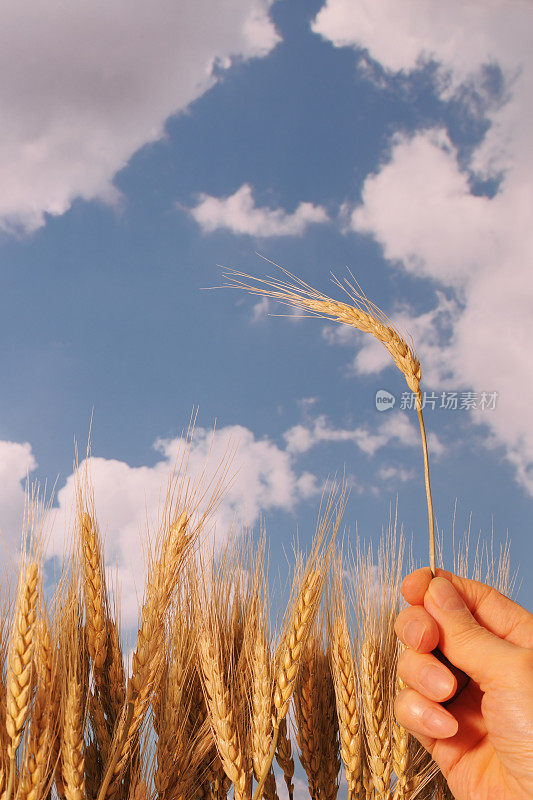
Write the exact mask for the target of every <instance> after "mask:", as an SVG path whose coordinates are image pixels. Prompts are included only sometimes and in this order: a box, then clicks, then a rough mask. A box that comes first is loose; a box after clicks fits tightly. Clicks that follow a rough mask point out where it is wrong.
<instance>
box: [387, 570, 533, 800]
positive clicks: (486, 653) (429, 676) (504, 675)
mask: <svg viewBox="0 0 533 800" xmlns="http://www.w3.org/2000/svg"><path fill="white" fill-rule="evenodd" d="M402 594H403V596H404V597H405V599H406V600H407V602H408V603H409V607H408V608H405V609H404V610H403V611H401V612H400V614H399V615H398V619H397V620H396V626H395V630H396V633H397V635H398V636H399V638H400V639H401V641H402V642H403V643H404V644H405V645H406V649H405V650H404V652H403V653H402V655H401V656H400V660H399V663H398V672H399V675H400V677H401V678H402V680H403V681H404V682H405V684H406V685H407V688H405V689H404V690H402V691H401V692H400V694H399V695H398V697H397V699H396V704H395V713H396V717H397V719H398V721H399V722H400V723H401V724H402V725H403V726H404V727H405V728H407V729H408V730H409V731H411V733H413V734H414V735H415V736H416V738H417V739H418V740H419V741H420V742H421V743H422V744H423V746H424V747H425V748H426V749H427V750H429V752H430V753H431V755H432V757H433V758H434V760H435V761H436V762H437V763H438V765H439V766H440V768H441V770H442V772H443V774H444V776H445V777H446V779H447V781H448V785H449V787H450V789H451V791H452V794H453V795H454V797H455V798H456V800H524V799H525V798H533V614H530V613H529V612H528V611H526V610H525V609H524V608H522V607H521V606H519V605H518V604H517V603H514V602H513V601H512V600H509V599H508V598H507V597H504V595H502V594H500V593H499V592H497V591H496V590H495V589H493V588H492V587H490V586H486V585H485V584H483V583H479V582H478V581H472V580H467V579H465V578H459V577H457V576H456V575H453V574H452V573H451V572H445V571H444V570H437V577H436V578H433V579H432V576H431V572H430V570H429V569H420V570H417V571H416V572H412V573H411V574H410V575H408V576H407V577H406V578H405V580H404V582H403V584H402ZM437 645H438V647H439V648H440V650H441V651H442V652H443V653H444V655H445V656H446V657H447V658H448V659H449V661H450V662H451V663H452V664H454V665H455V666H457V667H459V668H460V669H462V670H463V671H464V672H466V673H467V675H469V676H470V681H469V682H468V683H467V685H466V687H465V688H464V689H463V690H462V691H461V692H460V693H459V694H458V695H457V697H454V694H455V691H456V688H457V680H456V678H455V676H454V675H453V674H452V672H451V671H450V670H449V669H448V668H447V667H446V666H444V665H443V664H441V663H440V662H439V661H438V660H437V658H436V657H435V656H434V655H432V650H434V648H436V647H437ZM451 698H453V699H451ZM450 699H451V701H450V702H449V704H447V706H446V708H444V706H443V705H442V703H445V702H446V701H448V700H450Z"/></svg>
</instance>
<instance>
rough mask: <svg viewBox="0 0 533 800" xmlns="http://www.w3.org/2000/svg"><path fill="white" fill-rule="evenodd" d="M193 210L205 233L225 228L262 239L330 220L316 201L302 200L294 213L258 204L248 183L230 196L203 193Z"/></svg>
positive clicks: (300, 231)
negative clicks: (314, 202)
mask: <svg viewBox="0 0 533 800" xmlns="http://www.w3.org/2000/svg"><path fill="white" fill-rule="evenodd" d="M190 213H191V215H192V217H193V218H194V219H195V220H196V222H197V223H198V225H200V227H201V228H202V230H203V231H204V232H205V233H212V232H213V231H216V230H221V229H225V230H229V231H232V232H233V233H236V234H241V235H242V234H245V235H248V236H256V237H258V238H267V237H273V236H301V235H302V234H303V233H305V231H306V230H307V228H308V226H309V225H314V224H320V223H324V222H327V221H328V215H327V212H326V210H325V209H324V208H323V207H322V206H315V205H314V204H313V203H300V204H299V205H298V206H297V208H296V209H295V210H294V211H293V212H291V213H288V212H287V211H285V210H284V209H282V208H269V207H267V206H257V205H256V204H255V200H254V197H253V192H252V187H251V186H250V185H249V184H248V183H245V184H243V185H242V186H241V187H240V189H237V191H236V192H235V193H234V194H232V195H229V196H228V197H212V196H211V195H207V194H202V195H201V196H200V201H199V203H198V205H196V206H195V207H194V208H192V209H191V212H190Z"/></svg>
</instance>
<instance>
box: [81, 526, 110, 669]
mask: <svg viewBox="0 0 533 800" xmlns="http://www.w3.org/2000/svg"><path fill="white" fill-rule="evenodd" d="M80 534H81V535H80V539H81V551H82V565H83V577H84V581H83V589H84V596H85V627H86V631H87V646H88V649H89V655H90V657H91V660H92V662H93V665H94V671H95V673H99V672H100V671H101V670H102V668H103V666H104V662H105V659H106V649H107V630H106V610H105V581H104V570H103V564H102V555H101V548H100V541H99V535H98V529H97V527H96V523H95V522H94V521H93V520H92V519H91V517H90V516H89V514H87V513H86V512H83V513H82V514H81V519H80Z"/></svg>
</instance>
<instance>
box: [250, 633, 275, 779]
mask: <svg viewBox="0 0 533 800" xmlns="http://www.w3.org/2000/svg"><path fill="white" fill-rule="evenodd" d="M250 660H251V665H252V715H251V741H252V758H253V767H254V773H255V777H256V780H260V778H261V775H262V774H263V772H264V771H265V769H266V766H267V762H268V754H269V751H270V737H271V731H272V716H271V714H272V675H271V666H270V657H269V653H268V645H267V641H266V635H265V631H264V627H263V625H262V624H261V623H258V624H257V626H256V631H255V642H254V647H253V652H252V655H251V659H250ZM269 789H271V786H270V787H269ZM269 789H267V787H266V785H265V794H266V793H268V791H269Z"/></svg>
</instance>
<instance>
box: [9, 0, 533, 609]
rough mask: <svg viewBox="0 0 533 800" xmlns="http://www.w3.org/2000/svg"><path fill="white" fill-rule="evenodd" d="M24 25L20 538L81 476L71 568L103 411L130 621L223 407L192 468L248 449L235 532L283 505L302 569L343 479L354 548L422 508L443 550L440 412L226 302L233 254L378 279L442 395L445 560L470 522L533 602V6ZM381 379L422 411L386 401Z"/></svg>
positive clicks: (334, 350)
mask: <svg viewBox="0 0 533 800" xmlns="http://www.w3.org/2000/svg"><path fill="white" fill-rule="evenodd" d="M2 17H3V22H2V26H1V30H0V109H1V111H2V119H3V123H2V128H1V131H0V178H1V180H0V183H1V186H2V191H1V193H0V264H1V268H0V280H1V295H0V296H1V303H2V312H1V314H0V342H1V344H0V359H1V361H0V374H1V376H2V382H1V385H2V391H1V393H0V527H1V529H2V535H3V537H4V541H5V543H6V546H7V550H9V551H10V552H11V553H15V552H16V549H17V546H18V544H19V537H20V530H21V522H22V513H23V505H24V485H25V481H26V477H27V476H29V479H30V480H39V481H40V482H41V483H44V482H45V481H46V482H47V484H48V487H50V486H51V485H53V484H54V483H55V482H56V481H57V483H56V493H55V501H54V502H55V506H56V508H57V515H56V520H55V525H54V529H53V533H52V536H51V540H50V548H49V553H50V555H51V556H52V555H53V554H61V553H62V552H63V547H64V534H65V529H66V527H67V525H68V519H69V513H70V508H71V503H72V498H73V484H74V480H73V458H74V442H75V441H77V442H78V444H79V447H80V450H81V451H82V452H83V451H84V449H85V443H86V441H87V435H88V431H89V424H90V419H91V415H93V423H92V452H93V456H94V459H93V463H92V476H93V481H94V486H95V500H96V507H97V511H98V517H99V521H100V525H101V527H102V529H103V530H104V531H105V532H106V536H107V548H108V552H107V558H108V563H109V564H110V565H111V564H118V569H119V577H120V579H121V582H122V586H123V599H124V605H123V615H124V620H125V624H126V625H132V624H133V623H134V619H135V617H136V610H137V607H136V595H135V582H134V580H133V577H132V576H133V575H134V574H137V579H136V581H137V585H138V583H139V577H138V575H139V571H140V570H141V564H142V561H141V548H140V546H139V541H140V537H141V536H142V532H143V530H144V527H143V526H144V524H145V519H147V518H148V519H149V520H150V519H154V517H155V514H156V509H157V504H158V498H159V496H160V492H161V487H164V485H165V482H166V479H167V477H168V473H169V470H170V469H171V467H172V464H173V460H174V458H175V454H176V452H177V449H178V448H179V444H180V441H181V437H182V435H183V432H184V431H185V430H186V429H187V426H188V422H189V419H190V416H191V413H194V410H195V409H196V408H198V414H197V423H196V425H197V427H196V433H195V438H194V440H193V444H192V456H191V469H192V470H193V471H194V470H195V469H200V468H201V465H202V464H203V463H204V460H205V457H206V455H207V453H208V451H209V448H211V451H212V457H211V462H210V463H215V462H216V460H217V458H218V457H221V456H222V454H223V453H224V452H225V450H226V448H227V445H228V441H229V442H231V446H232V447H235V446H237V445H238V451H237V454H236V456H235V459H234V467H235V471H236V478H235V481H234V483H233V485H232V488H231V490H230V492H229V494H228V496H227V498H226V500H225V502H224V504H223V506H222V508H221V509H220V511H219V514H218V518H217V537H218V539H219V540H220V541H223V540H224V539H225V537H226V536H227V532H228V530H229V527H230V525H231V520H232V519H233V517H234V516H235V515H237V519H246V521H247V523H248V524H249V525H250V526H253V527H255V529H256V530H257V529H258V526H259V520H260V519H261V518H262V519H263V521H264V525H265V528H266V531H267V536H268V541H269V546H270V560H271V569H273V570H274V571H277V570H279V571H280V574H284V573H286V571H287V567H286V561H285V555H284V553H285V550H286V549H287V548H289V549H290V545H291V543H292V541H293V538H294V536H295V534H296V532H297V531H298V534H299V537H300V541H301V543H302V544H303V545H307V544H308V543H309V542H310V539H311V536H312V532H313V530H314V526H315V521H316V515H317V511H318V506H319V503H320V496H321V493H322V491H323V489H324V486H325V484H326V483H327V480H328V478H330V477H331V476H333V475H335V474H337V475H342V474H343V472H345V475H346V480H347V483H348V486H349V489H350V497H349V502H348V506H347V509H346V514H345V519H344V522H345V526H346V536H347V537H348V538H349V539H350V541H354V538H355V530H356V528H357V530H358V532H359V534H360V536H361V537H362V538H364V539H366V540H367V541H373V542H374V543H376V542H377V541H378V539H379V535H380V532H381V530H382V528H383V526H386V525H387V523H388V518H389V509H390V507H391V505H392V506H394V505H395V503H396V498H397V499H398V520H399V522H400V523H401V524H402V525H403V527H404V531H405V533H406V536H407V537H408V539H409V540H411V538H412V541H413V549H414V553H415V557H416V559H417V560H418V561H419V562H421V563H426V560H427V516H426V514H427V512H426V500H425V492H424V482H423V472H422V460H421V452H420V441H419V433H418V427H417V425H418V423H417V419H416V413H415V411H414V410H409V409H405V410H404V409H402V407H401V405H402V402H401V398H402V392H404V391H406V390H407V387H406V386H405V385H404V382H403V378H402V376H401V374H400V373H399V372H398V371H397V370H396V369H395V367H394V366H393V365H391V363H390V359H389V356H388V354H387V353H386V352H385V351H384V350H383V349H380V346H379V344H377V343H376V342H373V341H371V340H369V339H368V338H365V336H363V335H361V334H357V333H356V332H354V331H352V330H350V329H346V328H341V327H336V326H335V325H333V324H332V323H326V322H324V321H322V320H317V319H300V318H295V317H294V316H291V315H290V314H289V316H288V317H286V318H276V317H275V316H269V314H277V313H280V312H281V313H286V312H284V310H283V309H280V308H279V307H276V306H275V305H274V304H272V303H268V302H265V301H260V300H258V299H257V298H254V297H251V296H249V295H246V294H244V293H239V292H235V291H229V290H217V291H207V290H203V289H204V287H214V286H217V285H220V284H221V283H222V278H221V269H220V268H219V266H217V265H224V266H227V267H230V268H235V269H239V270H243V271H244V272H248V273H252V274H253V275H258V276H260V277H261V276H264V275H265V274H272V275H275V276H277V274H278V273H276V269H275V267H274V266H272V265H271V264H269V263H267V262H266V261H265V260H264V259H263V258H261V256H263V257H264V258H267V259H270V260H271V261H273V262H276V263H277V264H280V265H282V266H284V267H285V268H287V269H288V270H290V271H291V272H293V273H295V274H296V275H298V276H299V277H301V278H302V279H304V280H305V281H306V282H308V283H310V284H311V285H313V286H316V287H317V288H319V289H320V290H322V291H324V292H326V293H330V294H333V296H336V297H339V298H341V295H340V293H339V291H338V289H337V288H336V287H335V286H333V285H332V284H331V283H330V271H331V272H333V273H334V274H335V275H337V276H338V277H339V278H340V279H342V278H344V277H346V276H348V275H349V273H348V269H349V270H351V271H352V272H353V274H354V275H355V277H356V278H357V280H358V281H359V283H360V284H361V286H362V287H363V289H364V291H365V292H366V294H367V295H368V296H369V297H370V298H371V299H372V300H373V301H374V302H375V303H377V304H378V305H379V306H380V307H381V308H383V309H384V310H385V311H386V312H387V314H388V315H389V316H390V317H391V318H392V319H393V321H394V322H395V323H396V324H397V325H398V326H399V327H400V328H401V329H402V330H406V331H408V332H409V333H410V334H411V335H412V336H413V339H414V342H415V345H416V349H417V351H418V353H419V356H420V360H421V363H422V386H423V388H424V389H425V390H426V391H427V392H429V393H431V392H434V393H435V394H436V396H437V398H438V400H437V403H436V406H437V407H436V408H435V410H433V409H431V408H430V407H429V406H428V408H427V411H426V426H427V429H428V431H429V443H430V460H431V470H432V485H433V494H434V502H435V512H436V519H437V523H438V525H439V529H441V530H442V531H443V533H444V538H445V560H446V564H447V566H450V564H451V560H450V559H451V555H450V551H451V531H452V522H453V516H454V507H455V505H456V512H455V529H456V536H457V535H460V534H462V532H463V531H464V530H465V529H467V528H468V527H469V526H470V527H471V532H472V541H473V542H474V543H475V541H476V540H477V537H478V535H479V534H481V536H482V539H483V541H489V540H490V538H491V536H492V537H493V540H494V546H495V550H496V551H497V549H498V548H499V546H500V544H501V543H503V542H505V540H506V538H507V537H509V538H510V540H511V563H512V566H513V568H516V567H519V574H520V576H521V577H522V578H523V582H522V586H521V589H520V594H519V599H520V601H521V602H522V603H523V604H524V605H526V606H527V607H529V608H533V587H532V586H531V585H529V583H528V581H527V579H526V578H527V575H528V574H529V572H530V571H531V566H532V556H531V532H530V527H531V518H532V516H533V515H532V512H533V414H532V413H531V404H532V399H533V371H532V369H531V323H532V320H533V272H532V266H531V265H532V256H533V234H532V224H531V220H532V218H533V216H532V212H533V188H532V187H533V148H532V146H531V128H532V125H533V100H532V98H533V55H532V52H531V47H530V44H531V40H532V32H533V31H532V29H533V6H532V5H531V2H529V0H513V1H512V2H509V0H507V1H506V2H500V1H499V0H483V2H481V1H480V2H474V1H473V0H470V1H469V0H461V1H460V2H459V0H449V2H447V3H446V4H442V3H440V4H439V3H428V2H426V1H425V0H424V1H422V0H380V1H379V2H373V3H369V2H366V1H365V0H327V2H323V0H305V2H304V0H291V2H289V1H288V0H277V2H273V3H269V2H267V0H219V2H218V3H216V4H212V3H211V2H209V0H195V2H192V0H179V1H176V0H153V2H150V3H146V2H141V0H131V2H130V3H129V4H128V12H127V14H125V13H124V4H123V3H121V2H119V0H108V2H107V3H105V4H101V3H96V4H95V3H94V2H88V0H79V1H78V2H77V3H76V4H71V5H68V4H65V3H64V2H62V0H50V1H49V3H48V4H47V14H46V16H43V14H42V11H41V10H40V7H39V4H38V3H37V2H35V0H30V2H29V4H28V3H26V4H24V5H23V6H21V5H18V4H15V3H10V4H7V6H6V7H5V8H4V9H3V11H2ZM258 254H259V255H258ZM341 299H342V298H341ZM380 389H384V390H386V391H388V392H390V393H391V394H393V395H394V396H395V398H396V402H395V406H394V408H392V409H389V410H387V411H378V410H377V409H376V403H375V395H376V392H377V391H378V390H380ZM443 392H445V393H447V394H446V396H447V397H448V393H450V392H457V393H458V394H457V397H458V400H459V403H458V405H459V407H458V408H457V409H456V410H453V409H441V408H439V405H440V402H441V400H440V398H441V395H442V393H443ZM465 392H472V393H474V395H473V396H474V397H475V399H476V400H477V406H478V407H477V408H476V409H471V408H470V409H466V408H461V402H462V397H463V396H464V395H463V394H462V393H465ZM483 392H486V393H497V396H496V402H495V407H494V408H486V409H482V408H480V407H479V406H480V405H481V397H482V393H483ZM215 421H216V426H217V427H216V433H215V436H214V440H213V441H212V440H211V431H212V428H213V426H214V424H215ZM0 561H2V562H3V563H5V564H7V563H8V553H7V551H6V549H5V548H2V555H1V556H0ZM137 588H138V586H137Z"/></svg>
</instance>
